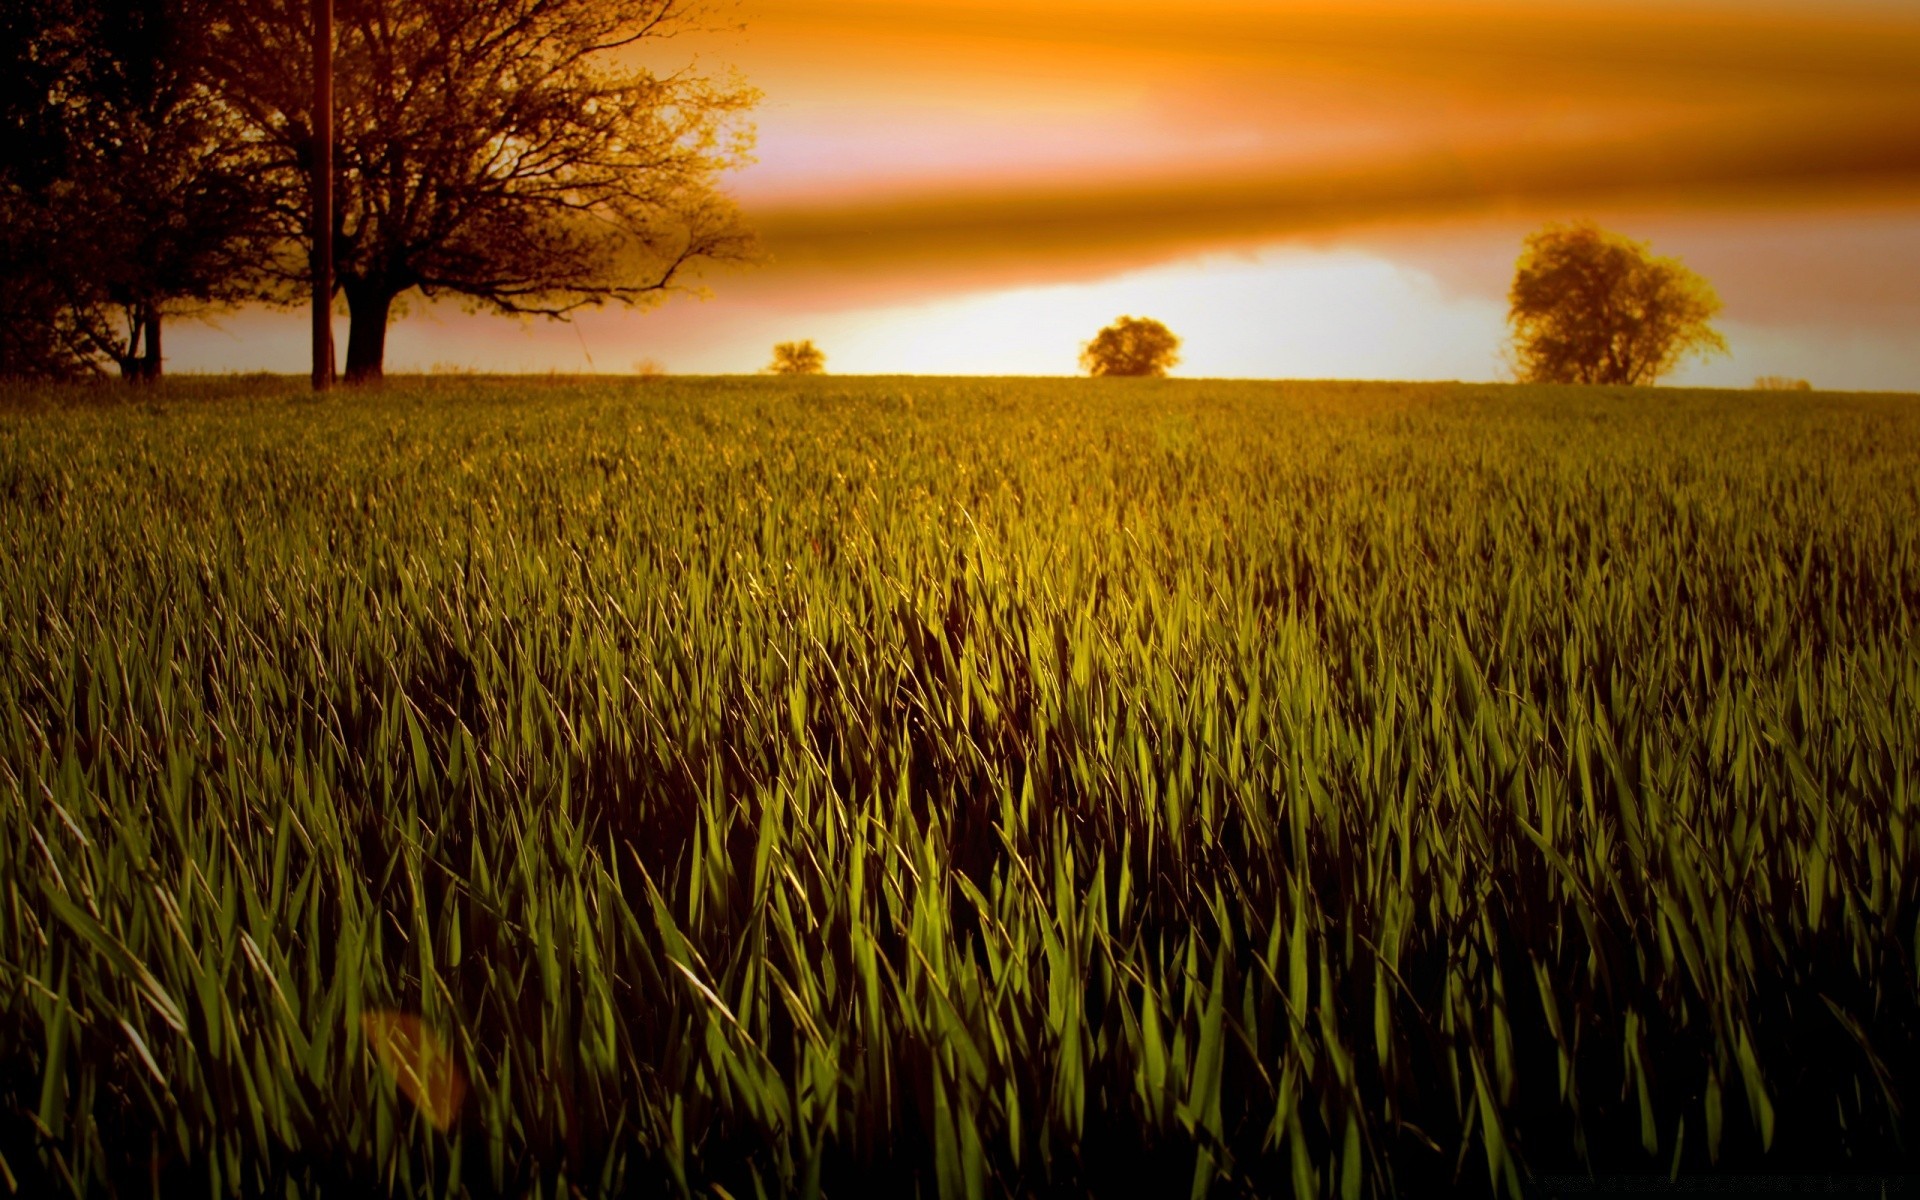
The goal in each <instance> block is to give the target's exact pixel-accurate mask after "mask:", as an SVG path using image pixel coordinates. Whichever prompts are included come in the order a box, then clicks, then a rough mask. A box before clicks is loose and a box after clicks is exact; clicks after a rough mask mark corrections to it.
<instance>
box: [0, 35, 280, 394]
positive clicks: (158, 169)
mask: <svg viewBox="0 0 1920 1200" xmlns="http://www.w3.org/2000/svg"><path fill="white" fill-rule="evenodd" d="M211 2H212V0H45V2H44V3H36V4H17V3H11V2H9V3H5V4H3V5H0V77H3V78H0V129H4V132H5V133H6V135H7V136H6V138H5V140H4V141H5V149H4V150H0V192H4V196H5V199H6V202H7V203H6V204H5V207H4V214H3V215H0V292H3V293H4V295H5V300H3V301H0V309H4V310H5V311H4V313H0V321H4V322H5V323H6V324H7V325H8V326H9V329H10V330H11V331H12V332H11V336H8V335H0V342H5V343H6V344H5V345H4V346H0V372H6V373H29V374H70V373H73V372H75V371H78V370H81V369H85V368H88V367H90V366H93V365H97V363H98V362H99V360H100V359H106V360H108V361H111V362H113V363H114V364H116V365H118V367H119V368H120V372H121V374H122V375H123V376H125V377H128V378H133V379H152V378H156V377H158V376H159V374H160V373H161V367H162V353H161V350H162V343H161V328H162V322H163V319H164V318H165V317H166V316H167V315H169V314H176V313H187V312H193V311H195V310H198V309H202V308H205V307H207V306H210V305H219V304H223V303H230V302H234V301H238V300H242V299H246V298H249V297H252V296H255V295H258V294H259V292H260V282H261V281H260V276H259V273H258V272H257V271H256V270H254V264H256V263H257V262H258V261H259V258H260V256H261V254H262V253H263V250H264V246H265V242H266V238H267V234H268V224H267V211H268V206H269V204H270V202H271V194H270V192H269V190H268V189H267V187H266V186H265V184H266V181H265V180H264V179H263V178H262V176H261V175H260V172H259V169H258V168H259V163H258V161H257V157H258V156H257V154H256V152H255V150H254V148H253V146H252V145H251V143H250V141H249V139H248V137H247V135H246V130H245V128H244V126H243V125H242V124H241V123H240V122H239V121H237V120H236V119H235V115H234V114H233V113H232V112H231V110H229V109H227V108H226V107H225V106H224V105H222V104H221V103H219V101H218V100H217V98H216V97H215V96H213V95H212V93H211V92H210V91H209V89H208V88H207V86H206V80H205V76H204V75H203V74H202V73H201V70H200V53H201V49H202V47H203V46H204V43H205V37H206V33H207V30H208V25H209V22H210V20H211V16H212V14H211V11H210V8H209V4H210V3H211ZM35 345H37V346H38V347H39V348H38V349H30V347H31V346H35ZM36 364H37V365H36Z"/></svg>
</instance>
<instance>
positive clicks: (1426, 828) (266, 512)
mask: <svg viewBox="0 0 1920 1200" xmlns="http://www.w3.org/2000/svg"><path fill="white" fill-rule="evenodd" d="M127 395H129V393H125V392H119V391H111V392H109V391H105V390H102V391H98V392H86V393H47V394H35V393H23V392H16V393H13V394H11V395H10V396H7V397H5V398H4V403H3V404H0V885H3V886H0V1155H3V1156H4V1164H3V1165H4V1178H3V1179H0V1183H7V1184H14V1185H17V1186H18V1187H19V1188H21V1189H24V1190H26V1191H28V1192H41V1191H45V1190H69V1189H71V1190H76V1191H88V1190H100V1189H103V1188H105V1187H108V1186H113V1187H118V1188H119V1189H120V1190H122V1191H124V1192H127V1193H140V1194H149V1193H151V1192H153V1191H155V1190H158V1191H160V1192H163V1193H166V1194H176V1193H177V1194H201V1195H205V1194H208V1193H209V1192H211V1193H214V1194H219V1193H224V1192H235V1191H238V1192H246V1193H264V1192H271V1193H273V1194H275V1195H281V1194H311V1193H313V1192H316V1191H320V1190H327V1191H330V1192H331V1191H338V1192H340V1193H342V1194H353V1193H362V1192H365V1191H382V1190H391V1191H394V1192H417V1193H423V1194H434V1195H440V1194H454V1193H459V1192H462V1191H473V1192H484V1193H491V1192H496V1191H498V1192H508V1193H514V1194H520V1193H532V1194H537V1195H544V1196H558V1195H570V1194H575V1190H577V1192H578V1193H584V1194H588V1195H597V1194H601V1193H606V1192H628V1193H634V1194H642V1195H649V1194H656V1193H678V1192H692V1193H695V1194H704V1193H710V1194H714V1195H720V1194H722V1193H723V1192H724V1193H725V1194H729V1195H732V1196H735V1197H745V1196H749V1195H754V1194H781V1193H800V1194H811V1193H814V1192H816V1191H818V1192H824V1193H825V1194H828V1195H838V1196H853V1195H859V1194H882V1193H883V1192H885V1193H890V1194H897V1195H907V1194H912V1193H914V1192H915V1191H918V1192H919V1193H922V1194H926V1195H939V1196H941V1197H953V1196H982V1195H1007V1194H1013V1195H1040V1194H1058V1193H1060V1192H1073V1191H1096V1192H1099V1193H1101V1194H1111V1195H1122V1194H1126V1195H1189V1194H1190V1195H1195V1196H1199V1195H1203V1194H1215V1195H1251V1194H1258V1195H1286V1194H1288V1193H1289V1192H1297V1193H1300V1194H1311V1193H1325V1194H1334V1195H1342V1196H1356V1195H1386V1194H1394V1193H1401V1194H1444V1193H1447V1192H1449V1191H1452V1190H1454V1189H1456V1188H1458V1189H1460V1190H1465V1191H1468V1192H1476V1191H1477V1192H1487V1191H1493V1192H1500V1193H1510V1192H1515V1191H1518V1190H1521V1189H1523V1188H1525V1187H1527V1186H1528V1181H1529V1180H1536V1181H1537V1180H1539V1179H1541V1178H1543V1177H1546V1176H1551V1175H1556V1174H1570V1173H1585V1172H1587V1171H1593V1172H1598V1173H1602V1174H1607V1173H1616V1172H1626V1173H1635V1174H1655V1173H1657V1174H1663V1175H1664V1174H1666V1173H1669V1172H1672V1171H1679V1172H1683V1173H1695V1172H1706V1171H1720V1172H1792V1171H1798V1170H1807V1169H1820V1170H1828V1171H1839V1172H1855V1171H1910V1170H1912V1169H1914V1167H1915V1157H1916V1156H1915V1154H1914V1152H1913V1150H1912V1149H1911V1147H1912V1146H1913V1145H1914V1141H1913V1137H1914V1133H1913V1121H1914V1119H1915V1118H1916V1116H1920V1112H1916V1108H1917V1107H1920V984H1917V981H1916V975H1915V969H1916V958H1917V956H1920V944H1916V938H1917V937H1920V925H1917V918H1920V861H1917V859H1916V854H1917V853H1920V852H1917V851H1916V846H1915V840H1916V830H1915V828H1914V823H1915V808H1916V800H1917V799H1920V638H1916V614H1920V400H1915V399H1913V398H1899V397H1858V396H1852V397H1842V396H1825V395H1814V396H1807V395H1778V394H1752V395H1746V394H1732V393H1720V394H1710V393H1690V392H1682V391H1667V390H1662V391H1657V392H1631V393H1628V392H1622V393H1611V392H1605V391H1580V390H1553V389H1520V388H1502V387H1464V386H1452V385H1372V386H1368V385H1349V384H1216V383H1203V382H1165V381H1138V382H1123V381H1064V380H1063V381H1018V380H1005V381H994V380H982V381H937V380H919V379H897V380H839V379H832V378H823V379H815V380H806V381H800V382H781V381H776V380H772V379H764V380H733V381H677V380H668V381H663V382H658V383H652V384H648V385H644V386H642V385H639V384H637V383H624V382H607V381H601V382H595V383H580V384H567V383H564V382H556V383H526V382H499V381H496V382H488V381H458V382H443V383H437V384H436V383H415V384H397V385H394V386H391V387H389V388H388V389H387V390H386V391H384V392H382V393H379V394H374V395H341V396H339V397H338V398H336V399H333V400H330V401H327V402H324V403H317V402H314V401H311V400H309V399H306V398H304V397H303V396H302V395H301V394H300V393H299V392H298V391H297V390H296V388H295V386H294V385H292V384H288V383H246V382H223V383H213V382H208V383H201V384H195V383H192V382H190V381H188V382H179V383H175V384H171V385H169V386H168V387H167V388H165V389H163V390H161V391H159V392H158V393H156V394H155V396H156V398H153V399H148V398H147V394H146V393H134V395H135V396H136V397H137V398H136V399H134V400H131V401H129V400H126V399H125V397H126V396H127ZM103 398H106V399H103ZM415 1017H417V1018H419V1020H420V1025H419V1029H418V1030H417V1031H416V1028H415V1025H414V1024H413V1022H412V1020H411V1018H415ZM436 1047H442V1048H443V1049H444V1054H441V1053H439V1052H437V1051H436ZM456 1074H457V1078H456ZM463 1083H464V1085H465V1086H464V1087H462V1086H460V1085H461V1084H463Z"/></svg>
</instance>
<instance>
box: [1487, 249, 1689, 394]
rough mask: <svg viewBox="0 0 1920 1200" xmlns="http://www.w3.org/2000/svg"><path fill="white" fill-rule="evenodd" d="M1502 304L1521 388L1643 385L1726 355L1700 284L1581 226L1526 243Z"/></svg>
mask: <svg viewBox="0 0 1920 1200" xmlns="http://www.w3.org/2000/svg"><path fill="white" fill-rule="evenodd" d="M1508 300H1509V303H1510V305H1511V309H1510V312H1509V314H1508V317H1507V322H1508V324H1509V326H1510V327H1511V328H1512V330H1513V347H1512V349H1513V357H1514V366H1515V372H1516V374H1518V375H1519V377H1520V379H1521V380H1522V381H1523V382H1528V383H1591V384H1650V383H1652V382H1654V381H1655V380H1657V379H1659V378H1660V377H1661V376H1662V375H1665V374H1667V373H1669V372H1671V371H1672V370H1673V369H1674V367H1675V366H1677V365H1678V364H1679V362H1680V360H1681V359H1683V358H1685V357H1687V356H1688V355H1690V354H1700V355H1703V356H1704V355H1708V354H1714V353H1720V354H1724V353H1726V352H1727V343H1726V340H1725V339H1724V338H1722V337H1721V336H1720V334H1719V333H1718V332H1717V331H1715V330H1714V329H1713V328H1712V326H1710V325H1709V324H1708V322H1709V321H1711V320H1712V319H1713V318H1714V317H1715V316H1717V315H1718V314H1719V312H1720V297H1719V296H1717V295H1716V294H1715V293H1714V290H1713V288H1712V287H1711V286H1710V285H1709V284H1708V283H1707V281H1706V280H1704V279H1702V278H1700V277H1699V276H1698V275H1696V274H1694V273H1693V272H1692V271H1690V270H1688V269H1687V268H1686V267H1685V266H1683V265H1681V264H1680V262H1679V261H1678V260H1676V259H1671V258H1656V257H1654V256H1653V255H1651V254H1650V253H1649V252H1648V248H1647V246H1646V244H1645V243H1642V242H1636V241H1632V240H1630V239H1628V238H1624V237H1621V236H1620V235H1618V234H1614V233H1608V232H1606V231H1605V230H1602V229H1600V228H1599V227H1598V226H1595V225H1593V224H1590V223H1587V222H1580V223H1576V224H1573V225H1550V226H1548V227H1547V228H1545V229H1543V230H1541V231H1539V232H1538V233H1535V234H1533V235H1531V236H1530V237H1528V238H1527V240H1526V244H1525V247H1524V249H1523V250H1522V251H1521V254H1520V262H1519V265H1518V267H1517V269H1516V271H1515V274H1514V280H1513V288H1512V290H1511V292H1510V293H1509V294H1508Z"/></svg>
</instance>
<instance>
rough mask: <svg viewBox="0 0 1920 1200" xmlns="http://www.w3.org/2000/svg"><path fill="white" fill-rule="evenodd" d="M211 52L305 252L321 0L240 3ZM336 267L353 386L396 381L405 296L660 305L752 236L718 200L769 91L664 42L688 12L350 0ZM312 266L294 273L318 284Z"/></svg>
mask: <svg viewBox="0 0 1920 1200" xmlns="http://www.w3.org/2000/svg"><path fill="white" fill-rule="evenodd" d="M227 2H228V19H227V20H226V21H225V22H224V23H223V24H222V26H221V28H220V31H219V36H218V37H217V38H216V39H215V41H214V45H213V49H214V54H213V61H214V63H215V68H216V70H217V71H218V72H219V73H220V75H221V78H222V83H223V88H224V91H225V92H226V94H227V96H228V98H229V100H230V102H231V103H233V104H234V105H235V106H236V107H238V108H240V109H241V110H242V111H244V112H245V113H246V114H247V116H248V117H249V119H250V120H251V121H252V122H253V124H254V125H255V126H256V127H257V128H259V129H260V130H261V131H262V132H263V134H264V135H265V137H266V139H267V140H268V142H269V143H270V144H271V145H272V146H273V147H274V155H275V163H276V167H277V169H278V170H279V171H280V173H281V175H282V177H283V178H284V179H285V180H287V181H289V182H288V185H287V189H286V190H287V194H288V195H289V197H290V201H289V203H288V204H287V205H286V206H285V210H284V212H283V213H282V222H283V226H284V229H283V232H284V234H285V235H286V238H287V243H286V244H287V245H290V246H291V245H301V244H304V241H305V234H306V230H305V223H306V219H307V218H306V214H307V209H306V208H305V206H304V203H303V202H295V200H299V201H304V195H305V193H304V190H303V189H302V187H301V185H300V183H299V182H298V181H301V180H303V179H304V178H305V175H306V172H307V170H308V167H309V164H310V163H311V161H312V157H311V156H312V153H313V134H312V113H311V102H310V101H311V95H312V80H311V78H310V76H309V75H308V73H307V70H308V69H307V64H309V63H310V62H311V60H312V54H311V34H310V25H309V22H308V20H307V18H306V11H307V8H308V0H227ZM336 4H337V7H336V38H337V44H336V47H335V57H334V63H335V77H334V88H335V96H336V104H337V109H336V116H335V129H336V141H337V150H336V159H335V163H336V185H335V186H336V190H335V220H334V226H335V232H334V245H335V253H336V263H335V272H336V278H337V280H338V287H339V289H340V291H341V292H343V293H344V294H345V296H346V301H347V308H348V312H349V314H350V318H351V324H350V328H349V333H348V341H347V363H346V374H347V378H348V380H349V381H363V382H364V381H368V380H374V379H378V378H379V377H380V376H381V374H382V372H383V370H384V364H385V355H386V333H387V324H388V320H389V318H390V317H391V316H392V314H393V311H394V306H395V302H396V300H399V299H400V298H401V297H402V296H404V295H405V294H406V293H408V292H410V291H415V290H417V291H419V292H420V293H422V294H424V295H426V296H429V297H433V296H440V295H453V296H459V297H462V298H464V299H465V300H467V301H468V302H469V303H470V304H471V305H472V306H474V307H476V308H480V309H486V310H491V311H495V312H501V313H509V314H538V315H545V316H549V317H563V316H565V315H567V314H568V313H571V312H573V311H575V310H576V309H579V308H581V307H583V306H588V305H597V304H603V303H605V302H607V301H617V302H622V303H628V304H634V303H644V302H647V301H649V300H652V299H657V298H658V297H659V296H661V295H662V294H663V293H665V292H666V291H668V290H670V289H673V288H675V287H676V286H679V285H680V284H681V283H683V282H684V276H685V274H686V272H687V269H688V268H689V267H690V266H692V265H693V264H695V263H698V262H701V261H713V260H730V259H741V258H745V257H747V256H748V255H749V253H750V250H751V241H752V239H751V237H750V235H749V234H748V233H747V232H746V230H745V228H744V226H743V225H742V224H741V222H740V220H739V218H738V215H737V213H736V211H735V209H734V207H733V205H732V204H731V203H730V202H729V201H728V200H727V199H726V198H725V197H724V196H722V195H721V194H720V193H719V191H718V190H717V188H716V181H717V178H718V176H719V175H720V173H721V172H723V171H724V170H726V169H728V168H730V167H732V166H734V165H737V164H739V163H741V162H743V161H744V160H745V156H746V152H747V150H748V148H749V143H750V136H751V133H750V130H749V129H747V128H746V127H745V126H744V125H743V124H741V122H740V120H739V118H740V117H741V115H742V114H743V113H744V112H745V110H746V109H747V108H748V107H749V106H750V105H751V104H752V103H753V102H754V100H755V99H757V96H756V94H755V93H754V92H753V91H752V90H751V89H749V88H747V87H745V86H744V85H741V84H738V83H736V82H734V81H732V80H727V79H714V78H711V77H708V76H704V75H700V74H697V73H695V72H694V71H693V70H692V69H691V68H688V69H683V70H680V71H677V72H673V73H668V74H660V73H656V72H655V71H652V70H650V69H648V68H647V67H645V66H643V65H640V61H641V59H642V57H643V55H644V52H645V51H647V50H648V48H649V47H651V46H653V45H654V44H655V43H657V42H659V41H661V40H662V39H665V38H667V37H670V36H672V35H673V34H675V33H680V32H686V31H688V30H690V29H692V28H694V14H693V10H692V9H691V8H690V7H689V5H688V4H687V3H686V2H685V0H483V2H475V0H336ZM306 269H307V264H306V262H305V261H304V257H303V256H300V257H297V258H296V257H290V258H289V259H288V261H286V262H285V263H283V264H282V270H283V271H284V273H285V274H286V276H287V278H288V280H289V282H290V283H291V282H293V281H294V280H296V279H298V278H303V277H304V275H305V272H306Z"/></svg>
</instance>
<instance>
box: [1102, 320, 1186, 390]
mask: <svg viewBox="0 0 1920 1200" xmlns="http://www.w3.org/2000/svg"><path fill="white" fill-rule="evenodd" d="M1179 351H1180V339H1179V338H1177V337H1175V336H1174V334H1173V331H1172V330H1170V329H1168V328H1167V327H1166V326H1165V325H1162V324H1161V323H1160V322H1158V321H1156V320H1154V319H1152V318H1151V317H1121V318H1119V319H1118V320H1116V321H1114V323H1113V324H1111V325H1109V326H1107V327H1106V328H1105V329H1102V330H1101V331H1100V332H1099V333H1098V334H1097V335H1095V337H1094V339H1093V340H1092V341H1090V342H1088V343H1087V344H1086V345H1085V346H1083V347H1081V349H1080V369H1081V370H1083V371H1085V372H1086V373H1087V374H1089V375H1151V376H1161V375H1165V374H1166V373H1167V371H1168V369H1169V368H1171V367H1174V366H1177V365H1179V362H1180V353H1179Z"/></svg>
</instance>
